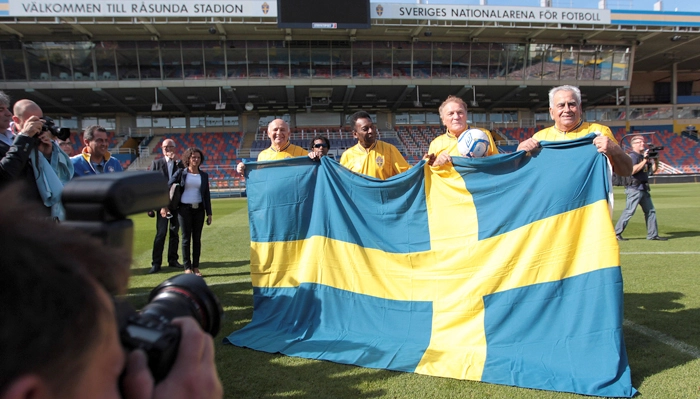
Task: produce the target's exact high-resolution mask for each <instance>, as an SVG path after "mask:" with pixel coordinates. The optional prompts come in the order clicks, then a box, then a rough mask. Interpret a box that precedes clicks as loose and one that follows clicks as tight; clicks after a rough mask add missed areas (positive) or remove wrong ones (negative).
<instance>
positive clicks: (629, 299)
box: [624, 292, 700, 387]
mask: <svg viewBox="0 0 700 399" xmlns="http://www.w3.org/2000/svg"><path fill="white" fill-rule="evenodd" d="M681 298H683V294H682V293H680V292H657V293H651V294H625V319H627V320H630V321H632V322H634V323H635V324H638V325H641V326H644V327H647V328H650V329H652V330H654V331H657V332H659V333H662V334H664V335H667V336H670V337H672V338H673V339H675V340H678V341H680V342H683V343H685V344H687V345H691V346H693V347H695V348H698V347H700V334H697V326H698V325H700V309H686V308H685V306H684V305H683V304H681V303H678V302H677V301H678V300H679V299H681ZM624 334H625V343H626V346H627V354H628V357H629V363H630V368H631V369H632V384H633V385H634V386H635V387H638V386H640V385H641V384H642V382H643V381H644V379H646V378H647V377H651V376H653V375H655V374H658V373H661V372H663V371H665V370H668V369H671V368H674V367H677V366H680V365H683V364H685V363H687V362H689V361H692V360H694V359H695V357H694V356H692V355H691V354H688V353H684V352H682V351H680V350H678V349H676V348H673V347H672V346H670V345H668V344H665V343H663V342H661V341H659V340H658V339H656V338H654V337H650V336H647V335H644V334H642V333H640V332H638V331H635V330H633V329H631V328H625V330H624Z"/></svg>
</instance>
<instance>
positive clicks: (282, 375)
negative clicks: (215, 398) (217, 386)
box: [212, 282, 396, 399]
mask: <svg viewBox="0 0 700 399" xmlns="http://www.w3.org/2000/svg"><path fill="white" fill-rule="evenodd" d="M212 290H213V291H214V292H215V294H216V295H217V296H218V297H219V299H220V301H221V303H222V306H223V307H224V309H225V311H224V320H223V321H222V327H221V331H220V332H219V334H218V335H217V336H216V338H215V339H214V342H215V351H216V363H217V369H218V371H219V376H220V378H221V380H222V382H223V384H224V392H225V397H227V398H228V397H237V398H272V397H279V396H284V397H293V398H297V399H300V398H308V399H312V398H313V399H316V398H376V397H382V396H384V395H385V394H386V392H385V391H384V390H383V389H376V388H375V389H373V388H369V389H368V388H367V385H370V386H371V385H373V384H375V383H377V384H378V383H379V382H380V381H384V380H386V379H387V378H389V377H390V376H392V375H394V374H396V373H393V372H387V371H382V370H371V369H358V367H356V366H348V365H343V364H336V363H331V362H321V361H315V360H308V359H301V358H294V357H288V356H285V355H281V354H270V353H265V352H258V351H254V350H252V349H247V348H240V347H237V346H234V345H230V344H223V339H224V338H225V337H227V336H228V335H229V334H231V333H232V332H234V331H236V330H239V329H241V328H243V327H244V326H245V325H247V324H248V323H249V322H250V321H251V319H252V317H253V295H252V287H251V285H250V283H249V282H240V283H232V284H222V285H217V286H214V287H212ZM360 387H364V389H360Z"/></svg>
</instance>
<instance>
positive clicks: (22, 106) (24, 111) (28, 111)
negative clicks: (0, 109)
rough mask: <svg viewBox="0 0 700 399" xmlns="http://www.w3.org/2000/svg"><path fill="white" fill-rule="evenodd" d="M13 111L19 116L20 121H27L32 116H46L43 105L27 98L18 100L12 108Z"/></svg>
mask: <svg viewBox="0 0 700 399" xmlns="http://www.w3.org/2000/svg"><path fill="white" fill-rule="evenodd" d="M12 113H13V114H15V117H17V118H19V119H20V121H26V120H27V119H29V117H30V116H36V117H38V118H41V117H43V116H44V113H43V111H42V110H41V107H39V105H37V103H35V102H34V101H32V100H26V99H25V100H19V101H17V102H16V103H15V106H14V107H13V108H12Z"/></svg>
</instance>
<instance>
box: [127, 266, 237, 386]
mask: <svg viewBox="0 0 700 399" xmlns="http://www.w3.org/2000/svg"><path fill="white" fill-rule="evenodd" d="M116 303H117V305H116V306H115V307H116V310H117V322H118V324H119V337H120V339H121V343H122V346H123V347H124V348H125V349H127V350H130V351H131V350H134V349H141V350H143V351H144V352H146V355H147V357H148V368H149V369H150V370H151V374H152V375H153V379H154V380H155V381H156V383H157V382H159V381H161V380H163V379H164V378H165V376H167V375H168V372H169V371H170V369H171V368H172V366H173V363H174V362H175V359H176V358H177V350H178V347H179V346H180V329H179V328H177V327H175V326H173V325H172V324H171V321H172V320H173V319H174V318H175V317H180V316H192V317H193V318H194V319H195V320H197V322H198V323H199V325H200V326H202V329H203V330H204V331H206V332H207V333H209V334H210V335H211V336H212V337H213V336H216V334H217V333H218V332H219V327H220V325H221V316H222V314H223V309H222V307H221V303H220V302H219V300H218V298H217V297H216V296H215V295H214V293H212V292H211V290H210V289H209V287H207V285H206V284H205V283H204V280H203V279H202V278H201V277H199V276H195V275H193V274H180V275H177V276H175V277H172V278H169V279H167V280H165V281H164V282H162V283H161V284H159V285H158V286H157V287H156V288H154V289H153V291H151V295H150V297H149V303H148V304H147V305H146V306H144V307H143V309H141V311H140V312H135V311H134V310H133V309H132V308H131V307H130V306H128V305H127V304H126V303H125V302H123V301H121V302H116Z"/></svg>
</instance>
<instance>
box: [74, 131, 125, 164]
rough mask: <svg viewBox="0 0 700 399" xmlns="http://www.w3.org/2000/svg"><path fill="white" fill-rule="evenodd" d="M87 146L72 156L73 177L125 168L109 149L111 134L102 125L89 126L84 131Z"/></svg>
mask: <svg viewBox="0 0 700 399" xmlns="http://www.w3.org/2000/svg"><path fill="white" fill-rule="evenodd" d="M83 143H84V144H85V147H84V148H83V151H82V153H81V154H79V155H76V156H74V157H71V161H73V169H74V170H75V172H74V174H73V177H80V176H87V175H96V174H99V173H112V172H121V171H123V170H124V168H122V165H121V164H120V163H119V160H117V159H116V158H113V157H112V155H111V154H110V153H109V151H107V149H108V148H109V136H108V135H107V130H106V129H105V128H103V127H102V126H98V125H92V126H88V128H87V129H85V131H84V132H83Z"/></svg>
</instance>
